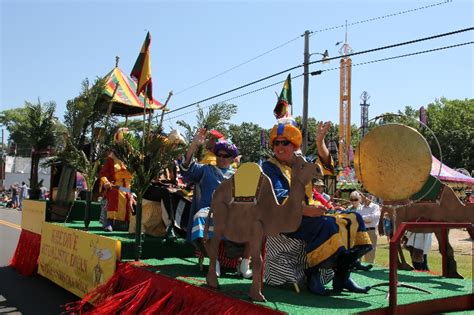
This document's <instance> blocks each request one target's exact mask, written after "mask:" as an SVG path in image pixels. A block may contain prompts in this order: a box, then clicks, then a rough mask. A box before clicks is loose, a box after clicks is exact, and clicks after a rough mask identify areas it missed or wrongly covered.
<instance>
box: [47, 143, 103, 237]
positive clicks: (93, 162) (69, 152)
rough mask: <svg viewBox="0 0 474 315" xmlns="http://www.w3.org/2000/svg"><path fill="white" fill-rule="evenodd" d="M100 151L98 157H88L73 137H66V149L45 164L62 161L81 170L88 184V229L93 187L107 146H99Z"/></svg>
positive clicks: (86, 215)
mask: <svg viewBox="0 0 474 315" xmlns="http://www.w3.org/2000/svg"><path fill="white" fill-rule="evenodd" d="M98 149H99V151H100V152H94V153H95V154H92V152H91V156H92V155H94V156H95V157H96V159H93V158H90V159H89V158H87V156H86V154H85V153H84V151H82V150H79V149H77V148H76V146H74V144H73V143H72V141H71V139H70V138H69V137H66V146H65V148H64V150H62V151H61V152H59V153H58V154H57V155H55V156H53V157H52V158H50V159H49V160H48V161H47V162H46V163H45V165H47V166H51V165H53V164H56V163H58V162H59V163H61V164H63V165H65V166H66V167H70V168H71V169H75V170H77V171H78V172H80V173H81V174H82V175H83V176H84V180H85V181H86V184H87V189H86V208H85V211H84V226H85V228H86V229H88V228H89V223H90V209H91V202H92V189H93V187H94V184H95V182H96V181H97V178H98V167H99V158H100V157H101V156H102V155H103V152H105V151H106V150H107V149H106V147H105V146H101V147H100V148H98Z"/></svg>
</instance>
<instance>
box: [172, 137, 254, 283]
mask: <svg viewBox="0 0 474 315" xmlns="http://www.w3.org/2000/svg"><path fill="white" fill-rule="evenodd" d="M206 135H207V130H206V129H205V128H200V129H199V130H198V132H197V133H196V135H195V136H194V138H193V141H192V143H191V145H190V146H189V148H188V151H187V152H186V156H185V160H184V162H182V163H181V164H180V169H181V174H182V175H183V179H184V181H185V182H186V183H193V184H195V185H197V189H196V190H195V191H196V195H197V196H196V198H194V199H193V202H195V203H196V205H195V206H194V207H193V208H194V209H197V212H195V213H191V215H192V216H193V223H192V228H191V229H188V236H189V234H190V239H191V241H192V242H195V243H196V242H197V245H198V247H199V248H203V249H204V250H205V251H206V252H207V251H208V250H207V244H208V243H204V242H203V237H204V227H205V224H206V220H207V216H208V214H209V208H210V205H211V200H212V194H213V193H214V191H215V190H216V188H217V186H219V184H220V183H221V182H222V181H224V180H225V179H227V178H230V177H231V176H232V175H233V174H234V173H235V170H234V169H233V167H232V166H231V164H232V163H233V162H234V158H235V157H237V156H238V155H239V150H238V149H237V147H236V146H235V145H234V144H233V143H231V142H230V141H228V140H222V139H221V140H219V141H218V142H216V143H215V145H214V146H213V152H214V154H215V156H216V165H211V164H201V163H197V162H194V161H192V158H193V155H194V153H195V152H196V150H197V148H198V147H199V146H201V145H202V144H203V143H204V142H205V141H206ZM213 232H214V227H213V226H212V220H210V225H209V238H211V237H212V235H213ZM249 258H250V251H249V248H248V246H247V244H246V245H245V247H244V254H243V259H242V261H241V264H240V267H239V272H240V273H241V274H242V275H243V276H244V277H245V278H250V277H252V271H251V270H250V267H249ZM216 273H217V274H218V276H219V275H220V265H219V261H217V263H216Z"/></svg>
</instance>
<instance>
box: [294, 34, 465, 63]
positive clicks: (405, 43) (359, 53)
mask: <svg viewBox="0 0 474 315" xmlns="http://www.w3.org/2000/svg"><path fill="white" fill-rule="evenodd" d="M472 30H474V27H468V28H464V29H460V30H457V31H452V32H448V33H443V34H438V35H433V36H429V37H423V38H419V39H415V40H410V41H407V42H402V43H398V44H393V45H388V46H382V47H378V48H372V49H367V50H363V51H359V52H355V53H350V54H347V55H344V56H338V57H332V58H325V59H324V61H326V62H327V61H331V60H334V59H341V58H343V57H344V58H347V57H352V56H357V55H364V54H368V53H372V52H375V51H379V50H385V49H390V48H395V47H400V46H405V45H410V44H415V43H419V42H424V41H427V40H432V39H436V38H440V37H446V36H451V35H455V34H459V33H464V32H468V31H472ZM322 61H323V60H317V61H311V62H309V63H308V64H309V65H311V64H313V63H318V62H322ZM301 66H302V65H301Z"/></svg>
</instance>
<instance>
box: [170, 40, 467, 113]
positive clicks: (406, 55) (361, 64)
mask: <svg viewBox="0 0 474 315" xmlns="http://www.w3.org/2000/svg"><path fill="white" fill-rule="evenodd" d="M472 44H474V41H471V42H465V43H460V44H456V45H450V46H444V47H439V48H433V49H428V50H423V51H417V52H413V53H408V54H403V55H398V56H392V57H387V58H381V59H376V60H370V61H365V62H360V63H355V64H352V66H353V67H357V66H363V65H367V64H373V63H378V62H384V61H389V60H394V59H400V58H406V57H411V56H416V55H421V54H426V53H430V52H436V51H441V50H446V49H451V48H457V47H462V46H466V45H472ZM335 70H339V67H334V68H330V69H326V70H319V71H321V72H328V71H335ZM315 72H316V71H315ZM311 73H314V72H311ZM303 75H304V73H302V74H299V75H297V76H294V77H292V80H294V79H297V78H300V77H302V76H303ZM284 82H285V80H283V81H279V82H275V83H272V84H269V85H266V86H263V87H261V88H258V89H255V90H252V91H249V92H246V93H243V94H240V95H236V96H234V97H231V98H228V99H226V100H223V101H220V102H219V103H226V102H229V101H231V100H235V99H237V98H241V97H243V96H247V95H250V94H253V93H256V92H259V91H262V90H265V89H267V88H270V87H272V86H275V85H280V84H282V83H284ZM212 105H213V104H209V105H206V106H202V107H201V108H207V107H210V106H212ZM195 111H196V110H191V111H188V112H185V113H183V114H179V115H176V116H173V117H169V118H166V119H165V121H169V120H172V119H176V118H178V117H182V116H185V115H188V114H191V113H193V112H195Z"/></svg>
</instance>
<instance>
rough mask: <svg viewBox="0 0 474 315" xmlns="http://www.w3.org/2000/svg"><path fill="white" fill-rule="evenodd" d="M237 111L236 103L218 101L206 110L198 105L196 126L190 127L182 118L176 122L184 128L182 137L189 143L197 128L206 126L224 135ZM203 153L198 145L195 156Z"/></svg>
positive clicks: (199, 156)
mask: <svg viewBox="0 0 474 315" xmlns="http://www.w3.org/2000/svg"><path fill="white" fill-rule="evenodd" d="M236 113H237V105H235V104H227V103H218V104H213V105H211V106H210V107H209V110H208V111H207V112H204V109H203V108H202V107H201V106H199V105H198V111H197V114H196V126H194V127H191V125H190V124H188V123H187V122H185V121H184V120H178V121H177V122H176V123H177V124H178V125H179V126H181V127H183V128H184V129H185V133H184V138H185V139H186V141H187V142H188V143H191V142H192V140H193V137H194V135H195V134H196V132H197V130H198V129H199V128H204V127H206V128H207V129H208V130H211V129H216V130H219V131H220V132H221V133H222V134H223V135H224V136H227V134H228V133H229V132H228V126H229V121H230V119H231V118H232V116H234V115H235V114H236ZM202 155H203V148H202V147H200V148H199V149H198V151H197V152H196V156H197V157H198V159H200V158H201V157H202Z"/></svg>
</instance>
